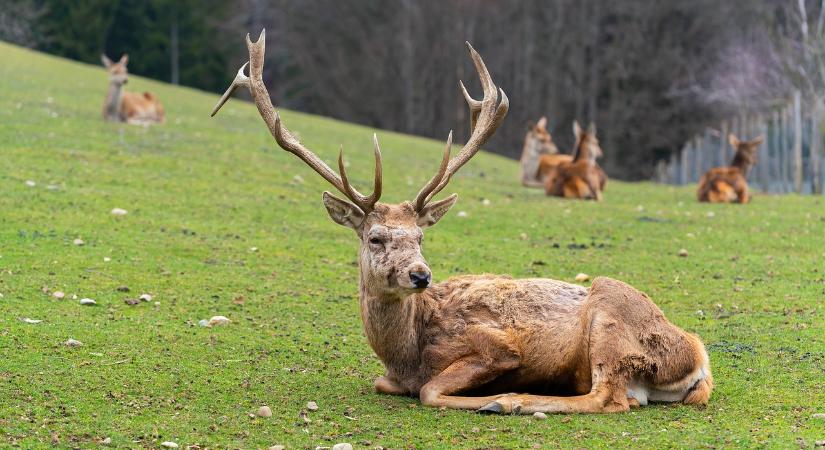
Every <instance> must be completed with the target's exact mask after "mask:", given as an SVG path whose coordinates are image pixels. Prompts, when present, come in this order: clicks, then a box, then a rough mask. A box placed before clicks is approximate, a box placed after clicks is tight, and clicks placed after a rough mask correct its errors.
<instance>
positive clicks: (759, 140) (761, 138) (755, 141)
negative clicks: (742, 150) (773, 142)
mask: <svg viewBox="0 0 825 450" xmlns="http://www.w3.org/2000/svg"><path fill="white" fill-rule="evenodd" d="M763 142H765V136H757V137H756V138H755V139H753V140H751V144H753V145H755V146H757V147H758V146H760V145H762V143H763Z"/></svg>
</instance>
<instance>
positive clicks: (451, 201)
mask: <svg viewBox="0 0 825 450" xmlns="http://www.w3.org/2000/svg"><path fill="white" fill-rule="evenodd" d="M457 200H458V195H457V194H453V195H451V196H449V197H447V198H445V199H444V200H439V201H437V202H435V203H430V204H428V205H427V206H425V207H424V209H423V210H421V211H420V212H419V213H418V218H417V219H416V220H415V222H416V224H417V225H418V226H419V227H421V228H427V227H431V226H433V225H435V224H436V223H437V222H438V221H439V220H441V218H442V217H444V214H447V211H449V210H450V208H452V207H453V205H455V202H456V201H457Z"/></svg>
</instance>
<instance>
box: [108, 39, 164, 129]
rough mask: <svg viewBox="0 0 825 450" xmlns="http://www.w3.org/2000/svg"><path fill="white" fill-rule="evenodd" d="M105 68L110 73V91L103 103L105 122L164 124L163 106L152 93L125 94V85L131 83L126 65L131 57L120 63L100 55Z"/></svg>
mask: <svg viewBox="0 0 825 450" xmlns="http://www.w3.org/2000/svg"><path fill="white" fill-rule="evenodd" d="M100 60H101V61H102V62H103V66H105V67H106V70H108V71H109V90H108V91H107V92H106V100H105V101H104V102H103V120H106V121H108V122H127V123H130V124H136V125H146V124H149V123H156V122H163V119H164V112H163V105H161V104H160V101H159V100H158V98H157V97H156V96H155V94H152V93H151V92H144V93H143V94H142V95H141V94H135V93H133V92H125V91H124V90H123V85H124V84H126V83H128V82H129V71H128V70H127V68H126V64H127V63H128V62H129V55H123V56H121V57H120V60H119V61H118V62H112V60H111V59H109V58H108V57H107V56H106V55H100Z"/></svg>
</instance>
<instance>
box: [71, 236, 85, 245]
mask: <svg viewBox="0 0 825 450" xmlns="http://www.w3.org/2000/svg"><path fill="white" fill-rule="evenodd" d="M72 243H73V244H74V245H78V246H80V245H83V244H85V243H86V242H84V241H83V239H80V238H77V239H75V240H73V241H72Z"/></svg>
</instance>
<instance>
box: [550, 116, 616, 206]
mask: <svg viewBox="0 0 825 450" xmlns="http://www.w3.org/2000/svg"><path fill="white" fill-rule="evenodd" d="M589 128H590V129H589V130H588V131H587V132H585V131H583V130H582V129H581V127H580V126H579V123H578V122H574V123H573V133H574V135H575V138H576V145H575V156H574V157H573V159H572V160H571V161H569V162H567V161H563V162H561V163H559V164H558V165H556V166H555V168H553V169H552V170H550V171H549V173H548V175H547V176H546V177H545V180H544V190H545V192H546V193H547V195H555V196H557V197H564V198H577V199H581V200H596V201H600V200H601V199H602V192H603V191H604V187H605V184H606V183H607V175H605V173H604V170H602V168H601V167H599V164H598V163H597V162H596V159H597V158H600V157H601V156H602V155H603V152H602V149H601V147H600V146H599V140H598V139H597V138H596V132H595V128H594V127H593V126H592V125H591V126H590V127H589Z"/></svg>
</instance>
